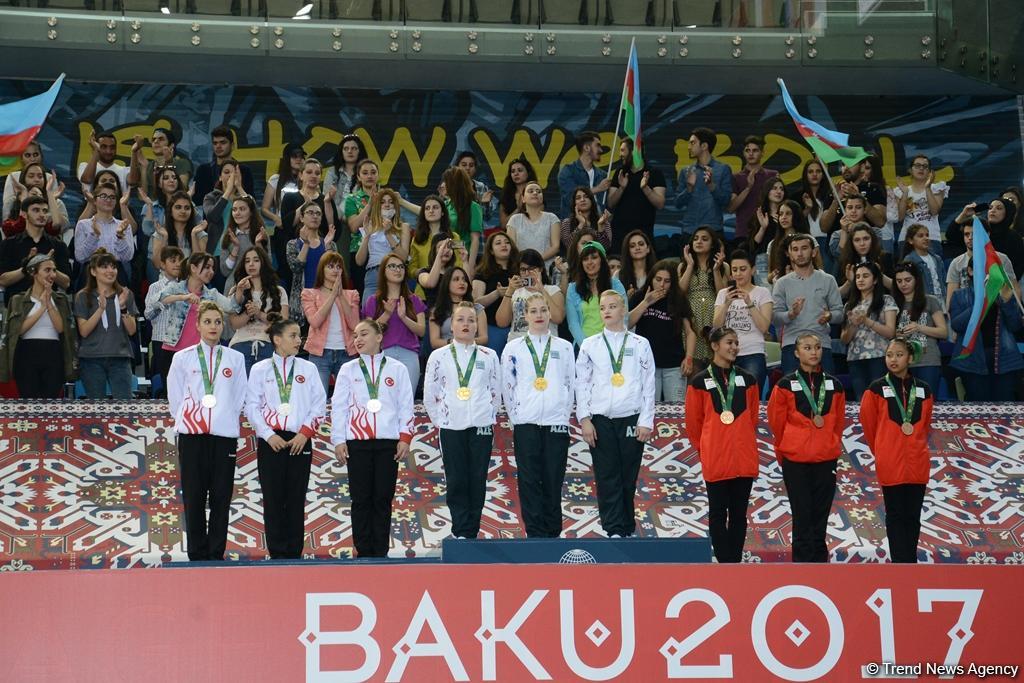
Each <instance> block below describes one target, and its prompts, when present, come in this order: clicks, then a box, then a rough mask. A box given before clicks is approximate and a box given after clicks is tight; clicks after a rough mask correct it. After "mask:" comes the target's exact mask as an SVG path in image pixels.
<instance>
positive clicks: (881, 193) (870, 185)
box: [839, 157, 888, 228]
mask: <svg viewBox="0 0 1024 683" xmlns="http://www.w3.org/2000/svg"><path fill="white" fill-rule="evenodd" d="M873 158H874V157H868V158H867V159H863V160H861V161H858V162H857V163H856V164H854V165H853V166H850V167H846V166H844V167H843V182H842V184H840V185H839V193H840V194H841V195H842V196H843V199H845V198H847V197H855V196H857V195H861V196H863V197H864V199H865V201H866V203H867V206H866V207H865V208H864V218H865V220H867V222H868V223H870V224H871V225H872V226H874V227H876V228H881V227H884V226H885V223H886V221H887V220H888V218H887V217H886V215H885V205H886V198H885V187H884V186H882V185H880V184H879V183H876V182H873V181H872V180H871V173H872V170H873V168H874V167H873V166H871V164H872V159H873Z"/></svg>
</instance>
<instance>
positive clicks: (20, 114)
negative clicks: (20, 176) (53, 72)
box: [0, 74, 64, 174]
mask: <svg viewBox="0 0 1024 683" xmlns="http://www.w3.org/2000/svg"><path fill="white" fill-rule="evenodd" d="M63 83H64V74H61V75H60V76H59V77H58V78H57V80H56V81H54V83H53V85H51V86H50V88H49V90H47V91H46V92H44V93H40V94H38V95H34V96H32V97H29V98H26V99H24V100H18V101H17V102H10V103H8V104H0V174H3V173H8V172H10V171H12V170H14V169H15V168H16V167H17V166H18V165H19V163H20V161H21V160H20V157H21V153H22V152H24V151H25V148H26V147H28V143H30V142H32V140H34V139H35V137H36V135H38V134H39V131H40V130H41V129H42V127H43V123H44V122H45V121H46V117H47V116H48V115H49V114H50V108H51V107H53V103H54V101H56V99H57V93H59V92H60V86H61V84H63Z"/></svg>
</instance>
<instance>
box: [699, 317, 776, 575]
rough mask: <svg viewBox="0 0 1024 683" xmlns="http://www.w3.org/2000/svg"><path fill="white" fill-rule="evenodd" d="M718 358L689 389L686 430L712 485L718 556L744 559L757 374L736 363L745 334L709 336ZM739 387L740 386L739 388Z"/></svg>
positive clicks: (753, 471) (754, 467) (754, 457)
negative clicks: (739, 335)
mask: <svg viewBox="0 0 1024 683" xmlns="http://www.w3.org/2000/svg"><path fill="white" fill-rule="evenodd" d="M708 342H709V344H710V345H711V351H712V352H713V353H714V357H713V358H712V359H711V364H710V365H708V367H707V369H705V370H704V371H703V372H701V373H698V374H697V375H696V376H695V377H694V378H693V380H691V381H690V383H689V386H688V387H687V388H686V432H687V435H688V436H689V438H690V444H691V445H692V446H693V447H694V448H696V449H697V452H698V453H699V454H700V466H701V472H702V473H703V475H704V483H705V485H706V486H707V489H708V532H709V533H710V535H711V547H712V548H713V549H714V552H715V559H717V560H718V561H719V562H720V563H721V562H741V561H742V560H743V543H744V541H745V540H746V537H747V505H748V503H749V500H750V489H751V488H753V485H754V480H755V479H757V473H758V466H759V458H758V450H757V438H756V436H755V435H756V433H757V420H758V409H759V407H760V397H759V395H758V394H759V392H758V385H757V378H756V377H755V376H754V375H752V374H751V373H749V372H747V371H746V370H744V369H743V368H741V367H739V366H737V365H736V356H737V354H738V353H739V350H740V341H739V337H737V336H736V332H734V331H733V330H732V329H731V328H728V327H719V328H716V329H714V330H712V331H711V333H710V334H709V335H708ZM737 389H738V390H739V391H737Z"/></svg>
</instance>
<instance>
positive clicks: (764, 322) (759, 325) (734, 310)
mask: <svg viewBox="0 0 1024 683" xmlns="http://www.w3.org/2000/svg"><path fill="white" fill-rule="evenodd" d="M754 272H755V265H754V259H753V258H752V257H751V256H750V255H749V254H747V252H745V251H742V250H736V251H734V252H733V253H732V254H731V255H730V256H729V273H730V276H731V277H730V279H729V280H728V281H727V282H726V288H725V289H720V290H719V291H718V294H717V296H716V297H715V315H714V318H713V320H712V323H711V325H712V327H728V328H729V329H731V330H733V331H735V332H736V336H737V337H738V338H739V341H740V350H739V355H738V356H737V357H736V365H737V366H739V367H741V368H743V369H744V370H746V371H747V372H749V373H750V374H752V375H753V376H754V377H756V378H757V384H758V386H759V387H762V388H763V387H764V382H765V379H766V378H767V375H768V366H767V359H766V358H765V352H764V336H765V335H766V334H767V333H768V329H769V328H770V327H771V325H772V308H773V305H774V303H773V300H772V293H771V292H769V291H768V290H767V289H766V288H765V287H761V286H760V285H755V284H754V280H753V277H754Z"/></svg>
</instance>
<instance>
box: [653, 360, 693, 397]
mask: <svg viewBox="0 0 1024 683" xmlns="http://www.w3.org/2000/svg"><path fill="white" fill-rule="evenodd" d="M654 400H655V401H670V402H672V403H682V402H683V401H685V400H686V377H684V376H683V373H682V372H681V371H680V369H679V366H678V365H677V366H676V367H674V368H655V369H654Z"/></svg>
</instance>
